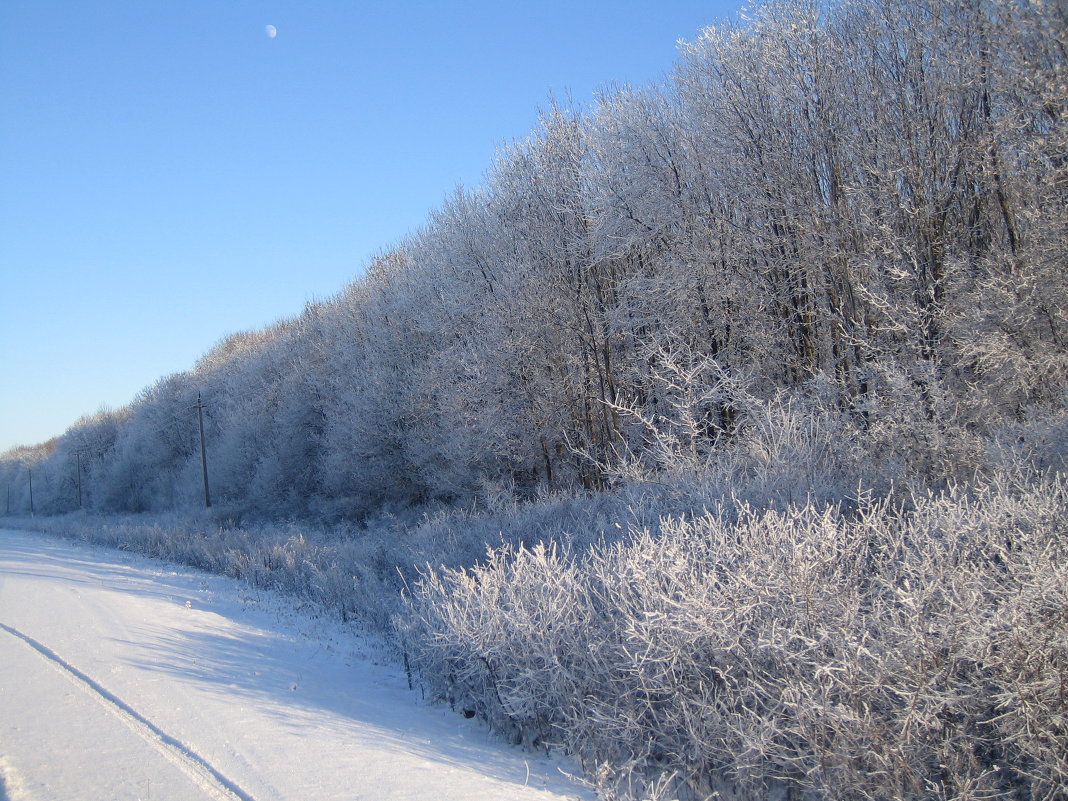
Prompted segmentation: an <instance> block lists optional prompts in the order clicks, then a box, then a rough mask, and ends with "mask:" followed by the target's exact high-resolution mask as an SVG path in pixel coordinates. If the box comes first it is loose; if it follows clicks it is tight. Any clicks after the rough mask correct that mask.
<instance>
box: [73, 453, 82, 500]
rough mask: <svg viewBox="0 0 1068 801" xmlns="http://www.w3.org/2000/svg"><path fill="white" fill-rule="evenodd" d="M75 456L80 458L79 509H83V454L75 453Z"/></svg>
mask: <svg viewBox="0 0 1068 801" xmlns="http://www.w3.org/2000/svg"><path fill="white" fill-rule="evenodd" d="M74 455H75V456H76V457H77V458H78V508H79V509H81V508H82V452H81V451H75V452H74Z"/></svg>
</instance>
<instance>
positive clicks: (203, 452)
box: [197, 392, 211, 509]
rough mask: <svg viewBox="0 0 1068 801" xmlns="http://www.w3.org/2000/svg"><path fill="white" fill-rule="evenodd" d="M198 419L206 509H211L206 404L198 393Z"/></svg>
mask: <svg viewBox="0 0 1068 801" xmlns="http://www.w3.org/2000/svg"><path fill="white" fill-rule="evenodd" d="M197 419H198V420H199V421H200V469H201V472H202V473H203V474H204V508H206V509H210V508H211V492H209V490H208V452H207V451H206V450H205V449H204V402H203V401H201V400H200V393H199V392H198V393H197Z"/></svg>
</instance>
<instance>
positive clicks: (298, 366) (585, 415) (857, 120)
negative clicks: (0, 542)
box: [0, 0, 1068, 518]
mask: <svg viewBox="0 0 1068 801" xmlns="http://www.w3.org/2000/svg"><path fill="white" fill-rule="evenodd" d="M1066 22H1068V19H1066V11H1065V8H1064V6H1063V4H1060V3H1040V2H1016V1H1015V0H1012V1H1010V0H959V1H958V0H954V1H953V2H944V1H943V0H937V1H936V0H921V2H900V1H899V0H877V1H876V2H840V3H836V4H833V5H828V4H825V3H822V2H818V1H817V0H784V1H783V2H778V1H775V2H768V3H764V4H762V5H760V6H759V7H758V8H757V9H756V10H755V11H753V12H752V14H751V17H750V18H749V19H746V20H742V21H739V22H736V23H726V24H722V25H716V26H713V27H709V28H706V29H704V30H702V31H701V32H700V33H699V35H698V36H697V37H696V38H695V39H694V40H693V41H691V42H688V43H685V44H683V45H681V46H680V54H679V58H678V61H677V63H676V64H675V66H674V70H673V72H672V74H671V76H670V79H667V80H665V81H663V82H662V83H661V84H659V85H654V86H649V87H643V88H635V87H628V86H618V87H611V88H608V89H605V90H604V91H603V92H602V93H601V94H600V95H599V97H598V99H597V101H596V102H595V103H593V104H592V105H591V107H590V108H587V109H577V108H572V107H568V106H565V105H561V104H556V103H553V104H551V105H550V106H549V108H548V109H547V110H546V111H545V112H544V113H543V114H542V117H541V122H540V125H539V127H538V128H537V130H535V131H534V132H532V133H531V134H530V136H529V137H527V138H526V139H525V140H523V141H518V142H514V143H512V144H510V145H508V146H505V147H503V148H502V149H501V150H500V152H499V154H498V156H497V157H496V160H495V161H494V163H493V164H492V166H491V167H490V169H489V171H488V172H487V174H486V178H485V181H484V183H483V184H482V185H481V186H479V187H476V188H474V189H467V188H458V189H456V190H455V192H454V193H453V194H451V195H450V196H449V197H448V198H447V199H446V200H445V201H444V202H443V204H442V205H441V207H440V208H438V209H437V210H435V211H434V212H433V213H432V214H431V215H430V217H429V219H428V220H427V222H426V224H425V226H424V227H423V228H421V229H420V230H418V231H416V232H414V233H412V234H411V235H410V236H408V237H407V238H406V239H404V240H403V241H401V242H399V243H396V244H395V245H394V246H392V247H390V248H389V249H388V250H386V251H384V252H382V253H381V254H380V255H379V256H378V257H376V258H375V259H374V260H373V261H372V263H371V264H369V265H368V266H367V269H366V271H365V274H363V275H362V276H360V277H358V278H357V279H356V280H354V281H353V282H352V283H351V284H350V285H348V286H347V287H345V288H344V290H343V291H341V292H340V293H339V294H338V295H337V296H336V297H335V298H332V299H330V300H327V301H324V302H318V303H313V304H310V305H309V306H308V307H307V308H305V310H304V311H303V313H302V314H300V315H299V316H297V317H295V318H293V319H288V320H284V321H281V322H279V323H277V324H274V325H271V326H269V327H267V328H265V329H263V330H260V331H251V332H244V333H239V334H235V335H233V336H230V337H227V338H226V339H224V340H223V341H222V342H220V343H219V344H218V345H217V346H216V347H215V348H214V349H212V350H211V351H210V352H209V353H207V354H206V355H205V356H204V357H203V358H202V359H201V360H200V361H199V362H198V363H197V364H196V365H195V366H194V367H193V368H192V369H190V370H189V371H187V372H183V373H179V374H176V375H172V376H168V377H165V378H162V379H161V380H159V381H158V382H157V383H156V384H155V385H153V386H151V387H149V388H147V389H145V390H144V391H143V392H142V393H141V394H140V395H139V396H138V397H137V398H135V399H134V400H133V401H132V402H131V403H130V404H129V405H127V406H126V407H124V408H122V409H119V410H114V411H104V412H100V413H98V414H95V415H91V416H88V417H85V418H83V419H82V420H80V421H78V422H77V423H76V424H74V425H73V426H72V427H71V428H70V429H69V430H68V431H67V432H66V433H65V434H63V435H62V436H60V437H58V438H56V439H55V440H52V441H50V442H48V443H45V444H42V445H39V446H33V447H28V448H22V449H18V450H15V451H12V452H9V453H8V454H5V455H4V457H3V459H2V461H0V481H2V482H3V484H4V485H6V487H7V492H8V499H7V503H8V506H7V508H8V509H11V510H13V511H19V512H24V511H27V510H28V509H29V505H30V504H29V481H28V478H29V471H30V470H32V475H33V482H34V494H35V498H34V505H35V511H38V512H42V511H43V512H64V511H69V510H72V509H75V508H78V507H79V506H81V507H84V508H91V509H96V510H102V511H148V510H162V509H170V508H184V507H191V506H196V505H198V504H200V503H201V502H202V501H201V498H202V489H201V486H202V476H201V472H202V470H201V462H200V451H199V437H198V432H197V416H196V412H195V408H196V405H197V397H198V394H199V396H200V397H202V398H203V401H204V404H205V414H204V424H205V429H206V447H207V451H208V455H209V471H210V480H211V485H212V495H213V497H214V498H215V499H216V502H217V504H219V505H222V506H225V507H226V508H228V509H230V510H231V511H233V512H235V513H243V512H248V513H252V514H257V515H267V516H282V517H291V516H304V517H324V518H338V517H346V518H348V517H356V518H359V517H361V516H365V515H367V514H370V513H373V512H375V511H378V510H382V509H390V508H396V507H405V506H411V505H414V504H425V503H431V502H437V503H445V504H469V503H475V504H477V503H479V502H482V501H485V500H486V499H487V498H491V497H499V496H501V494H505V495H510V496H517V497H533V496H535V495H537V494H538V493H540V492H545V491H558V490H562V489H574V488H579V489H581V490H583V491H596V490H598V489H601V488H604V487H606V486H608V485H610V484H612V482H614V481H618V480H619V478H620V476H621V475H624V474H628V471H630V473H629V474H633V473H634V471H635V470H638V469H639V468H640V470H641V471H644V472H643V473H642V474H643V475H651V474H652V473H655V471H656V470H657V469H660V468H662V467H663V463H662V460H659V459H658V457H657V453H659V452H660V450H662V446H663V445H664V443H665V442H669V443H672V444H673V445H672V447H674V449H675V451H676V452H678V453H687V454H689V455H690V457H692V458H691V462H692V463H693V464H695V465H699V464H703V465H706V466H707V464H708V463H709V460H710V459H714V458H718V457H717V455H719V454H725V453H729V452H730V449H731V447H732V443H734V442H736V441H737V439H738V434H739V432H741V431H744V430H745V428H746V427H747V426H752V425H754V420H757V419H758V418H759V415H758V414H757V413H756V412H757V411H759V410H761V409H767V408H768V406H769V404H771V405H774V404H780V405H781V404H783V403H785V402H787V401H788V402H789V403H795V402H796V403H797V404H800V405H799V406H798V408H801V407H804V408H805V409H809V410H812V409H818V410H820V414H824V415H832V416H836V419H838V420H840V421H844V423H843V424H847V425H848V427H849V431H850V432H851V433H850V436H851V437H853V438H854V439H856V441H857V442H859V443H861V445H862V447H863V449H864V450H865V453H866V454H867V457H871V458H872V459H874V458H875V457H876V456H878V459H879V465H880V466H879V467H878V469H875V468H874V467H872V465H874V464H875V462H874V461H872V462H871V463H870V465H869V468H870V469H868V468H865V467H864V464H863V462H864V459H860V460H858V461H857V463H856V471H855V472H856V473H857V476H859V477H860V479H862V480H867V481H869V483H871V485H872V487H873V488H874V489H875V490H880V489H886V488H888V487H889V486H890V485H891V484H895V483H898V484H899V483H900V482H902V481H905V482H908V481H916V482H920V483H926V484H935V485H937V484H938V483H939V482H945V481H947V480H951V479H954V478H956V477H958V476H959V475H966V474H969V473H974V472H975V471H976V470H981V469H983V467H984V464H985V462H984V459H985V457H984V455H983V453H984V452H985V451H984V449H985V448H986V446H985V444H984V443H987V442H989V441H990V440H991V438H993V437H996V436H998V432H999V431H1002V430H1003V429H1004V426H1006V425H1010V426H1011V425H1014V424H1022V423H1024V422H1026V421H1028V420H1031V419H1033V418H1035V416H1036V415H1041V414H1043V413H1046V412H1049V411H1050V410H1053V411H1056V410H1058V409H1061V408H1063V403H1064V398H1065V394H1064V393H1065V385H1066V384H1065V379H1066V369H1068V312H1066V310H1068V282H1066V281H1065V263H1066V262H1065V255H1066V254H1065V243H1066V241H1068V238H1066V236H1065V234H1066V232H1068V231H1066V226H1068V214H1066V208H1068V203H1066V201H1068V160H1066V156H1068V147H1066V145H1068V142H1066V138H1065V131H1066V125H1065V111H1066V95H1068V89H1066V84H1068V72H1066V66H1065V64H1066V58H1065V54H1066V50H1065V47H1066V43H1065V31H1066V30H1068V24H1066ZM784 399H786V400H784ZM658 448H659V449H660V450H658ZM867 457H865V458H867ZM693 460H696V461H693ZM857 476H852V477H850V479H849V480H850V481H853V480H854V478H857ZM865 476H867V478H866V479H865ZM843 480H844V479H843ZM79 487H80V489H79Z"/></svg>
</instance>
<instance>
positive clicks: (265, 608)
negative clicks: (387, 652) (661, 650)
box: [0, 530, 593, 801]
mask: <svg viewBox="0 0 1068 801" xmlns="http://www.w3.org/2000/svg"><path fill="white" fill-rule="evenodd" d="M564 798H569V799H575V798H585V799H590V798H593V794H592V793H591V792H590V791H588V790H587V789H585V788H584V787H583V786H582V785H581V784H579V783H577V782H575V781H572V780H570V779H568V778H567V777H566V775H565V774H564V772H563V770H562V769H561V766H560V764H558V763H556V762H553V761H551V760H549V759H546V758H544V757H539V756H535V755H532V754H529V753H524V752H522V751H519V750H517V749H513V748H509V747H507V746H504V745H502V744H500V743H499V742H498V741H496V740H495V739H494V738H493V737H492V735H490V734H488V733H487V732H486V730H485V729H484V728H482V727H481V726H480V725H478V724H477V723H476V722H475V721H469V720H464V719H463V718H462V717H460V716H459V715H456V714H453V713H451V712H449V711H448V710H447V709H441V708H437V707H431V706H428V705H426V704H424V703H423V702H422V701H421V700H420V697H419V693H418V692H415V693H413V692H410V691H409V690H408V687H407V682H406V680H405V677H404V675H403V672H402V671H399V670H398V669H397V668H396V667H395V666H394V665H392V664H391V663H390V661H389V660H388V659H386V658H385V657H384V656H383V652H382V649H381V647H380V646H377V645H376V644H375V643H374V642H373V641H372V640H369V639H366V638H361V637H360V636H358V635H357V634H355V633H354V632H353V631H352V630H351V629H350V628H347V627H344V626H342V625H340V624H334V623H332V622H329V621H324V620H322V619H320V618H317V617H315V616H314V615H313V614H311V613H310V611H309V610H302V609H300V608H299V604H298V603H296V602H294V601H291V600H288V599H284V598H278V597H275V596H272V595H269V594H265V593H263V592H262V591H254V590H249V589H248V588H247V587H246V586H245V585H243V584H241V583H238V582H235V581H232V580H229V579H225V578H220V577H218V576H212V575H207V574H201V573H197V572H194V571H191V570H188V569H185V568H175V567H173V566H170V565H164V564H162V563H158V562H153V561H150V560H147V559H144V558H141V557H137V556H133V555H130V554H126V553H122V552H118V551H111V550H105V549H100V548H93V547H88V546H82V545H77V544H73V543H70V542H66V541H63V540H59V539H54V538H48V537H42V536H39V535H35V534H28V533H24V532H16V531H7V530H0V801H78V800H79V799H85V801H126V800H127V799H130V800H131V801H199V799H243V800H244V801H250V800H251V799H255V801H268V799H292V801H326V799H349V800H350V801H356V800H357V799H376V800H378V799H412V800H413V801H414V800H415V799H427V800H428V801H429V800H430V799H433V800H434V801H446V800H447V799H463V800H464V801H476V800H477V799H487V800H489V799H493V800H494V801H508V800H509V799H515V801H527V799H529V800H530V801H535V800H538V801H550V799H564Z"/></svg>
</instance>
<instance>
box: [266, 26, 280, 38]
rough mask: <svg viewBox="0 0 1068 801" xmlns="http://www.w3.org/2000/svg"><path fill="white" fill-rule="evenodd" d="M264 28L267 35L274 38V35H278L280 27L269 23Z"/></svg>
mask: <svg viewBox="0 0 1068 801" xmlns="http://www.w3.org/2000/svg"><path fill="white" fill-rule="evenodd" d="M263 30H264V31H266V32H267V37H268V38H269V39H273V38H274V37H276V36H277V35H278V29H277V28H276V27H274V26H273V25H268V26H267V27H265V28H264V29H263Z"/></svg>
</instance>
